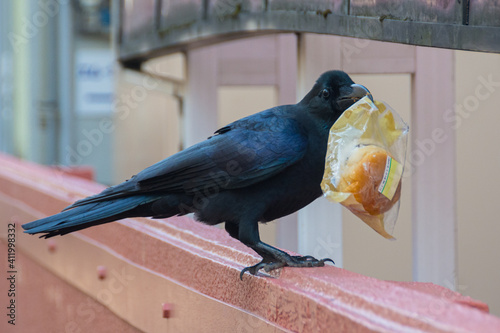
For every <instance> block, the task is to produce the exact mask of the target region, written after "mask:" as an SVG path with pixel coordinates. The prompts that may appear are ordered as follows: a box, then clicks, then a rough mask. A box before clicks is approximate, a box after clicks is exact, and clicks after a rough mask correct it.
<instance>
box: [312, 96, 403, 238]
mask: <svg viewBox="0 0 500 333" xmlns="http://www.w3.org/2000/svg"><path fill="white" fill-rule="evenodd" d="M407 139H408V125H407V124H406V123H405V122H404V121H403V120H402V119H401V117H400V116H399V115H398V114H397V113H396V112H395V111H394V110H392V109H391V107H390V106H388V105H387V104H385V103H383V102H378V101H375V102H372V100H370V98H369V97H363V98H362V99H361V100H359V101H358V102H356V103H355V104H353V105H352V106H351V107H350V108H349V109H347V110H346V111H344V113H343V114H342V115H341V116H340V118H339V119H337V121H336V122H335V124H333V126H332V128H331V129H330V135H329V138H328V150H327V155H326V160H325V163H326V164H325V173H324V175H323V181H322V182H321V188H322V190H323V194H324V195H325V196H326V197H327V198H328V199H330V200H332V201H335V202H339V203H341V204H342V205H343V206H345V207H346V208H347V209H349V210H350V211H351V212H352V213H354V214H355V215H356V216H358V217H359V218H360V219H361V220H363V221H364V222H365V223H366V224H368V225H369V226H370V227H371V228H373V229H374V230H375V231H376V232H378V233H379V234H380V235H382V236H384V237H385V238H388V239H393V238H394V237H393V236H392V235H391V234H392V231H393V229H394V225H395V224H396V219H397V216H398V212H399V198H400V195H401V178H402V175H403V170H404V163H405V159H406V146H407Z"/></svg>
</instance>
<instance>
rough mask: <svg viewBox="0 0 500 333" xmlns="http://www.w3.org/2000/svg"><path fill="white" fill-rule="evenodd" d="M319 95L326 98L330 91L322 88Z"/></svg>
mask: <svg viewBox="0 0 500 333" xmlns="http://www.w3.org/2000/svg"><path fill="white" fill-rule="evenodd" d="M321 97H323V98H328V97H330V92H329V91H328V89H323V90H322V91H321Z"/></svg>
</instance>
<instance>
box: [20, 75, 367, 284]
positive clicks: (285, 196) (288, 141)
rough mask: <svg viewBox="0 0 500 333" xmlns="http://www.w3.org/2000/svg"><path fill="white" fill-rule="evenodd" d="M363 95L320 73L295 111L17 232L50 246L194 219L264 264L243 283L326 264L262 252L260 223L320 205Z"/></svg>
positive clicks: (215, 140)
mask: <svg viewBox="0 0 500 333" xmlns="http://www.w3.org/2000/svg"><path fill="white" fill-rule="evenodd" d="M366 95H370V92H369V91H368V90H367V89H366V88H365V87H363V86H361V85H357V84H354V82H353V81H352V80H351V78H350V77H349V76H348V75H347V74H346V73H344V72H342V71H329V72H326V73H324V74H322V75H321V76H320V77H319V79H318V80H317V81H316V83H315V84H314V87H313V88H312V89H311V91H309V93H308V94H307V95H306V96H305V97H304V98H303V99H302V100H301V101H300V102H299V103H297V104H295V105H283V106H278V107H274V108H271V109H268V110H265V111H262V112H259V113H256V114H254V115H251V116H249V117H246V118H242V119H240V120H237V121H235V122H233V123H231V124H229V125H227V126H225V127H223V128H221V129H219V130H217V131H216V132H215V133H214V135H213V136H211V137H209V138H208V139H207V140H205V141H203V142H200V143H198V144H196V145H194V146H191V147H189V148H187V149H185V150H183V151H181V152H179V153H177V154H174V155H172V156H170V157H168V158H166V159H164V160H162V161H160V162H158V163H156V164H154V165H152V166H150V167H148V168H146V169H144V170H143V171H141V172H139V173H138V174H137V175H135V176H133V177H132V178H131V179H129V180H127V181H125V182H123V183H121V184H118V185H115V186H112V187H109V188H107V189H105V190H104V191H102V192H101V193H99V194H96V195H93V196H90V197H88V198H85V199H82V200H79V201H77V202H75V203H74V204H73V205H71V206H69V207H67V208H66V209H65V210H64V211H63V212H61V213H59V214H56V215H53V216H49V217H46V218H43V219H40V220H37V221H34V222H31V223H27V224H24V225H23V228H24V229H25V230H26V231H25V232H27V233H30V234H37V233H43V235H42V236H41V237H45V238H48V237H52V236H56V235H64V234H67V233H70V232H72V231H76V230H80V229H84V228H88V227H91V226H94V225H98V224H103V223H107V222H111V221H115V220H119V219H123V218H127V217H139V216H150V217H153V218H166V217H170V216H174V215H184V214H188V213H194V214H195V216H196V218H197V219H198V220H200V221H201V222H204V223H206V224H209V225H215V224H218V223H221V222H226V224H225V227H226V230H227V232H228V233H229V234H230V235H231V236H232V237H234V238H236V239H238V240H240V241H241V242H243V243H244V244H245V245H247V246H249V247H251V248H252V249H254V250H255V252H257V253H258V254H259V255H261V256H262V258H263V259H262V261H261V262H260V263H258V264H257V265H254V266H251V267H247V268H245V269H243V270H242V272H241V275H240V277H242V276H243V273H244V272H245V271H249V272H250V273H251V274H256V273H257V272H258V271H259V270H260V269H261V268H264V269H265V270H266V271H270V270H272V269H276V268H279V267H283V266H292V267H317V266H323V265H324V263H325V260H330V261H331V259H321V260H318V259H316V258H313V257H311V256H304V257H301V256H291V255H289V254H287V253H286V252H283V251H281V250H279V249H277V248H275V247H272V246H270V245H268V244H265V243H263V242H262V241H261V240H260V237H259V229H258V222H269V221H272V220H275V219H278V218H280V217H283V216H286V215H288V214H291V213H293V212H295V211H297V210H299V209H301V208H302V207H304V206H306V205H308V204H309V203H311V202H312V201H313V200H315V199H316V198H318V197H320V196H321V195H322V191H321V188H320V183H321V180H322V177H323V171H324V167H325V155H326V149H327V141H328V134H329V129H330V127H331V126H332V125H333V123H334V122H335V121H336V120H337V118H338V117H339V116H340V115H341V114H342V112H344V110H346V109H347V108H348V107H350V106H351V105H352V104H353V103H355V102H356V101H357V100H359V99H360V98H362V97H364V96H366Z"/></svg>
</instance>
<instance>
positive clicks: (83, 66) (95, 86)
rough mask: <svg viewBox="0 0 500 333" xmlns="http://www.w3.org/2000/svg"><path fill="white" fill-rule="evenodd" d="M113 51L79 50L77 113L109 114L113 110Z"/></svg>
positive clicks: (77, 59)
mask: <svg viewBox="0 0 500 333" xmlns="http://www.w3.org/2000/svg"><path fill="white" fill-rule="evenodd" d="M113 63H114V59H113V52H112V51H111V50H79V51H78V52H77V54H76V87H75V88H76V111H77V112H78V113H80V114H99V115H102V114H109V113H111V112H112V110H113V100H114V77H113Z"/></svg>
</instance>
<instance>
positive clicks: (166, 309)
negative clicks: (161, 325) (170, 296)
mask: <svg viewBox="0 0 500 333" xmlns="http://www.w3.org/2000/svg"><path fill="white" fill-rule="evenodd" d="M172 308H173V305H172V304H171V303H163V304H162V311H163V318H170V317H172Z"/></svg>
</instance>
